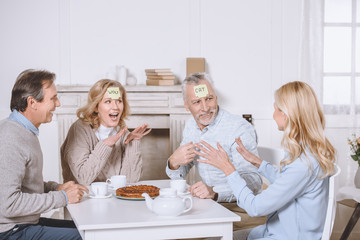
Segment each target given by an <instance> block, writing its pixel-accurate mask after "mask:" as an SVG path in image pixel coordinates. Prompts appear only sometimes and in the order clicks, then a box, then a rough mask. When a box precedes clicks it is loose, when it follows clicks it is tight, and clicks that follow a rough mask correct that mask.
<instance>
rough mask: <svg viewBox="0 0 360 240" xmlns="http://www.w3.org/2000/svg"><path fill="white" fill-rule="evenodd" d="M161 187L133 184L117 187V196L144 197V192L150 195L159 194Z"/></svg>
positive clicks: (155, 195)
mask: <svg viewBox="0 0 360 240" xmlns="http://www.w3.org/2000/svg"><path fill="white" fill-rule="evenodd" d="M159 191H160V188H158V187H155V186H153V185H133V186H130V187H122V188H118V189H116V196H119V197H126V198H144V197H143V196H141V194H143V193H147V194H149V196H150V197H157V196H159Z"/></svg>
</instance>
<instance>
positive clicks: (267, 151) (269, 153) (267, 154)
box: [258, 146, 284, 167]
mask: <svg viewBox="0 0 360 240" xmlns="http://www.w3.org/2000/svg"><path fill="white" fill-rule="evenodd" d="M258 152H259V157H260V158H261V159H262V160H264V161H267V162H269V163H271V164H272V165H274V166H276V167H280V161H281V160H282V159H283V158H284V150H282V149H281V148H270V147H262V146H259V147H258Z"/></svg>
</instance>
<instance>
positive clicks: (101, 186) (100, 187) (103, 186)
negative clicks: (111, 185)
mask: <svg viewBox="0 0 360 240" xmlns="http://www.w3.org/2000/svg"><path fill="white" fill-rule="evenodd" d="M107 191H108V185H107V183H106V182H93V183H92V184H91V192H92V193H93V194H94V196H96V197H103V196H106V195H107Z"/></svg>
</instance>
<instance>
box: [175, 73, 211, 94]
mask: <svg viewBox="0 0 360 240" xmlns="http://www.w3.org/2000/svg"><path fill="white" fill-rule="evenodd" d="M200 80H205V81H207V82H208V83H209V84H210V85H211V87H212V88H213V89H214V86H213V81H212V80H211V78H210V76H209V74H207V73H204V72H199V73H192V74H189V75H188V76H187V77H186V78H185V79H184V81H183V82H182V84H181V87H182V94H183V99H184V101H186V86H187V85H189V84H192V85H196V84H199V82H200ZM214 91H215V90H214Z"/></svg>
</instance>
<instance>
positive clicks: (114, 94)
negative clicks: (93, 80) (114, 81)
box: [107, 87, 121, 99]
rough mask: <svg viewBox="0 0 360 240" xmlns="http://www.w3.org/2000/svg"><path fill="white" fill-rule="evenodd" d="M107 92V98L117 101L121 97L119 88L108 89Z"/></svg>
mask: <svg viewBox="0 0 360 240" xmlns="http://www.w3.org/2000/svg"><path fill="white" fill-rule="evenodd" d="M107 92H108V94H109V98H112V99H119V98H120V96H121V95H120V89H119V87H109V88H108V89H107Z"/></svg>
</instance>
